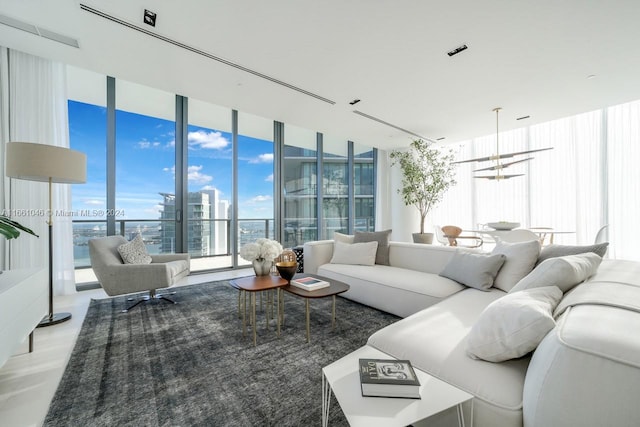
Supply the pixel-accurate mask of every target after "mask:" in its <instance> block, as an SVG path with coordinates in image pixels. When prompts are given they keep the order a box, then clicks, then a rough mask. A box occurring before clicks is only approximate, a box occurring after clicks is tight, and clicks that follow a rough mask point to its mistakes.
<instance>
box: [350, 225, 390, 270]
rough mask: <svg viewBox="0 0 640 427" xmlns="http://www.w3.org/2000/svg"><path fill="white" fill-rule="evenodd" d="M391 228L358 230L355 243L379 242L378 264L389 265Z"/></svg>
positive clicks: (354, 237) (354, 239)
mask: <svg viewBox="0 0 640 427" xmlns="http://www.w3.org/2000/svg"><path fill="white" fill-rule="evenodd" d="M390 235H391V230H384V231H373V232H371V231H356V234H355V235H354V236H353V243H363V242H378V251H377V252H376V264H382V265H389V237H390Z"/></svg>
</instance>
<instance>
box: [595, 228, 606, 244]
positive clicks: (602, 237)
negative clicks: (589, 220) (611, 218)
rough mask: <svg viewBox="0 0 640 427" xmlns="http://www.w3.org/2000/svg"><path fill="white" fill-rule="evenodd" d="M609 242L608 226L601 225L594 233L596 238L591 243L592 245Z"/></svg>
mask: <svg viewBox="0 0 640 427" xmlns="http://www.w3.org/2000/svg"><path fill="white" fill-rule="evenodd" d="M608 241H609V225H608V224H607V225H603V226H602V227H600V230H598V233H596V238H595V240H594V241H593V243H594V244H598V243H604V242H608Z"/></svg>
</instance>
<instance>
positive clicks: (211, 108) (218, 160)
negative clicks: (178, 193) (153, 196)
mask: <svg viewBox="0 0 640 427" xmlns="http://www.w3.org/2000/svg"><path fill="white" fill-rule="evenodd" d="M188 117H189V126H188V133H187V146H188V147H187V150H188V166H187V186H188V201H187V215H186V218H187V229H188V232H187V236H188V239H187V242H188V243H187V247H188V252H189V253H190V254H191V255H192V256H193V257H194V260H193V262H192V265H193V267H194V270H203V269H210V268H220V267H231V265H232V260H231V258H230V255H231V248H230V238H231V236H230V227H231V222H230V221H231V217H230V214H231V204H232V197H233V183H232V170H233V161H232V160H233V141H232V129H231V127H232V112H231V110H230V109H228V108H224V107H219V106H217V105H213V104H211V103H208V102H204V101H200V100H196V99H189V103H188Z"/></svg>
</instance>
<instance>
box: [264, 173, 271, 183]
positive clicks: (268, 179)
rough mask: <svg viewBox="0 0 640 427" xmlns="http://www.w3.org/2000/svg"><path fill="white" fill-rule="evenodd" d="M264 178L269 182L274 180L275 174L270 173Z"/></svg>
mask: <svg viewBox="0 0 640 427" xmlns="http://www.w3.org/2000/svg"><path fill="white" fill-rule="evenodd" d="M264 180H265V181H267V182H273V174H271V175H269V176H268V177H266V178H265V179H264Z"/></svg>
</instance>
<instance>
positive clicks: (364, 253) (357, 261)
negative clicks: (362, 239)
mask: <svg viewBox="0 0 640 427" xmlns="http://www.w3.org/2000/svg"><path fill="white" fill-rule="evenodd" d="M377 250H378V242H366V243H351V244H349V243H343V242H340V241H335V242H333V257H332V258H331V261H329V262H330V263H331V264H351V265H374V264H375V263H376V252H377Z"/></svg>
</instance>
